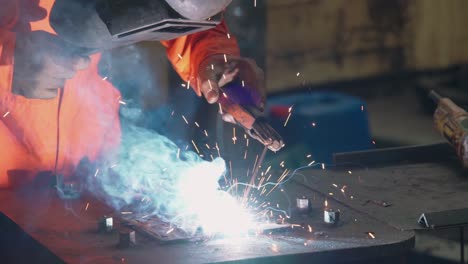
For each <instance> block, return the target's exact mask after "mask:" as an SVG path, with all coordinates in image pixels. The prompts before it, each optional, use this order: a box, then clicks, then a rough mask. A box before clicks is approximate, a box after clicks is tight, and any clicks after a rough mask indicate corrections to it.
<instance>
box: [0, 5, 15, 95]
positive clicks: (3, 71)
mask: <svg viewBox="0 0 468 264" xmlns="http://www.w3.org/2000/svg"><path fill="white" fill-rule="evenodd" d="M17 4H18V3H17V1H16V0H6V1H5V2H4V1H2V8H0V95H2V94H4V93H5V92H8V91H11V82H12V78H13V55H14V52H15V41H16V35H15V34H14V33H13V32H11V31H10V30H11V28H13V26H14V25H15V24H16V21H17V20H18V6H17Z"/></svg>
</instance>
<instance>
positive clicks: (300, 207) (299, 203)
mask: <svg viewBox="0 0 468 264" xmlns="http://www.w3.org/2000/svg"><path fill="white" fill-rule="evenodd" d="M296 209H297V211H298V213H300V214H308V213H310V212H311V211H312V204H311V202H310V199H309V198H307V197H306V196H301V197H298V198H296Z"/></svg>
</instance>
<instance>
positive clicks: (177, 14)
mask: <svg viewBox="0 0 468 264" xmlns="http://www.w3.org/2000/svg"><path fill="white" fill-rule="evenodd" d="M230 2H231V0H55V3H54V6H53V8H52V10H51V14H50V24H51V26H52V28H53V29H54V30H55V31H56V32H57V34H58V35H59V37H61V38H63V39H64V40H66V41H69V42H70V43H72V44H75V45H78V46H80V47H84V48H87V49H91V50H92V49H94V50H105V49H111V48H114V47H119V46H124V45H129V44H133V43H136V42H140V41H145V40H170V39H174V38H177V37H180V36H183V35H188V34H192V33H195V32H199V31H204V30H207V29H210V28H213V27H215V26H216V25H218V24H219V23H220V22H221V19H222V14H221V12H222V11H223V10H224V9H225V8H226V7H227V6H228V5H229V3H230Z"/></svg>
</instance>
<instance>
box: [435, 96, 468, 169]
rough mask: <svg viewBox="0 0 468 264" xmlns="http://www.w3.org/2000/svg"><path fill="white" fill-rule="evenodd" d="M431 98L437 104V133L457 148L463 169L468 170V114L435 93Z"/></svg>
mask: <svg viewBox="0 0 468 264" xmlns="http://www.w3.org/2000/svg"><path fill="white" fill-rule="evenodd" d="M429 97H430V98H431V99H432V100H433V101H434V102H435V103H436V104H437V109H436V111H435V113H434V123H435V127H436V129H437V131H439V132H440V133H441V134H442V135H443V136H444V137H445V138H446V139H447V140H448V142H450V144H451V145H452V146H453V147H455V150H456V152H457V155H458V157H459V159H460V160H461V162H462V164H463V167H464V168H466V169H468V152H467V151H468V113H467V112H466V111H465V110H464V109H463V108H461V107H459V106H457V105H456V104H455V103H454V102H453V101H452V100H450V99H449V98H444V97H442V96H440V95H439V94H438V93H436V92H435V91H431V92H430V93H429Z"/></svg>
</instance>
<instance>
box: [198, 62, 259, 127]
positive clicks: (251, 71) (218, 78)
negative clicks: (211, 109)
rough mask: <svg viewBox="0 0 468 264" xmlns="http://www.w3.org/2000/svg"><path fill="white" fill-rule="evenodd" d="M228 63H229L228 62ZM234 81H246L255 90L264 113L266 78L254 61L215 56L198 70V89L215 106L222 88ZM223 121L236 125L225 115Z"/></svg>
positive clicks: (256, 102)
mask: <svg viewBox="0 0 468 264" xmlns="http://www.w3.org/2000/svg"><path fill="white" fill-rule="evenodd" d="M226 61H227V62H226ZM234 79H236V80H239V81H244V84H245V86H246V87H249V88H250V89H254V90H253V91H252V94H253V95H254V96H253V98H254V99H255V105H256V107H257V108H258V110H260V111H263V109H264V106H265V94H266V92H265V78H264V74H263V71H262V69H260V68H259V67H258V66H257V64H256V63H255V61H254V60H252V59H248V58H242V57H237V56H229V55H227V56H226V57H225V56H224V55H221V54H220V55H213V56H210V57H208V58H207V59H205V60H204V61H203V62H202V63H201V65H200V67H199V70H198V78H197V80H198V87H199V88H200V90H201V93H202V94H203V96H204V97H205V99H206V100H207V101H208V103H210V104H213V103H216V102H217V101H218V97H219V94H220V89H219V88H220V87H221V88H222V87H223V86H225V85H226V84H228V83H230V82H232V81H233V80H234ZM223 120H224V121H226V122H230V123H234V124H235V123H236V122H235V120H234V118H233V117H232V116H231V115H229V114H226V113H224V114H223Z"/></svg>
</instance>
